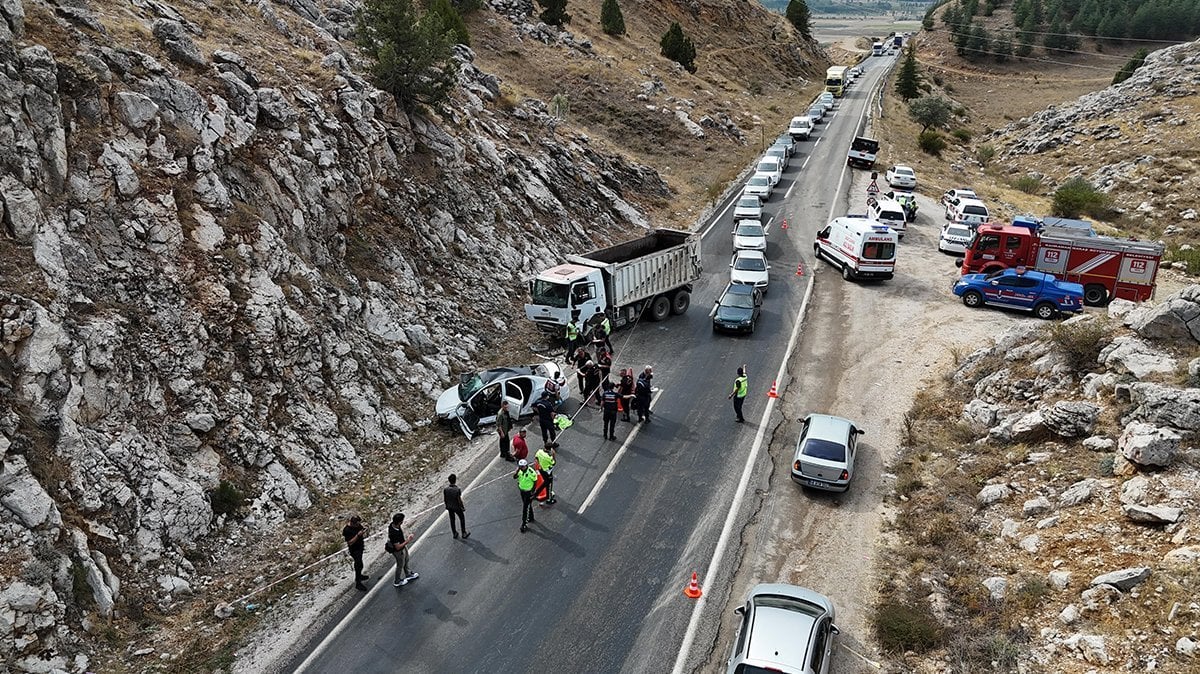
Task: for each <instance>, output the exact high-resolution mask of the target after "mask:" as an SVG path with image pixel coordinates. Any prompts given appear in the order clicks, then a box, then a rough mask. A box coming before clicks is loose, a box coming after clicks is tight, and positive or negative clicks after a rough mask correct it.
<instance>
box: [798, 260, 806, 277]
mask: <svg viewBox="0 0 1200 674" xmlns="http://www.w3.org/2000/svg"><path fill="white" fill-rule="evenodd" d="M796 276H804V263H803V262H801V263H800V264H798V265H796Z"/></svg>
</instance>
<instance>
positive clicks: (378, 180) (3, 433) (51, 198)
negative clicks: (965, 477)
mask: <svg viewBox="0 0 1200 674" xmlns="http://www.w3.org/2000/svg"><path fill="white" fill-rule="evenodd" d="M628 4H630V5H633V3H628ZM495 7H498V8H500V10H501V11H497V10H496V9H493V8H492V7H486V8H484V9H482V10H480V11H479V12H477V13H475V14H473V15H472V16H471V17H470V23H471V25H472V29H473V30H474V32H475V35H476V42H475V43H476V45H477V47H478V48H479V53H480V55H481V56H479V57H478V61H477V60H476V59H477V57H476V53H475V52H472V51H471V50H470V49H466V48H462V47H460V48H458V49H457V50H456V56H455V59H456V63H457V64H458V73H459V84H458V87H457V88H456V90H455V92H454V95H453V97H452V101H451V102H450V104H448V105H447V106H446V110H445V112H444V114H442V115H434V114H431V113H430V114H421V115H412V116H410V115H406V114H404V112H403V111H402V110H401V109H399V108H398V107H397V106H396V104H395V102H394V101H393V100H392V99H391V98H390V97H389V96H388V95H386V94H384V93H383V92H381V91H379V90H377V89H376V88H374V87H373V86H372V85H371V84H370V83H368V82H367V81H365V80H364V79H363V77H362V76H361V75H360V73H361V72H362V70H361V67H360V64H359V63H358V60H357V57H356V54H355V49H354V47H353V43H352V42H351V41H350V38H351V36H352V33H353V29H354V26H353V9H354V5H353V4H352V3H345V2H341V1H336V0H335V1H330V2H314V1H311V0H278V1H276V2H270V1H268V0H253V1H251V2H246V3H201V2H196V1H191V0H179V1H178V2H173V3H166V2H159V1H157V0H135V1H134V2H132V3H121V2H111V1H97V2H90V3H89V2H65V1H64V2H51V1H47V0H31V1H27V2H20V1H17V0H2V1H0V111H2V112H3V115H2V117H0V120H2V121H0V138H2V139H3V143H0V221H2V222H3V226H4V228H3V232H4V234H3V236H0V270H2V274H0V306H2V307H3V308H2V310H0V311H2V314H0V315H2V316H3V320H2V321H0V346H2V348H0V392H2V395H0V461H2V463H0V504H2V505H3V506H4V507H3V508H0V532H2V535H0V550H2V551H3V553H4V557H3V559H4V562H3V564H0V587H3V588H4V589H3V590H0V592H2V595H3V597H2V598H0V604H3V605H4V611H3V613H2V615H3V616H4V619H3V620H0V646H2V647H3V653H4V656H3V657H4V668H5V669H8V670H14V671H48V670H50V669H53V668H65V669H70V670H72V671H86V670H87V669H88V668H89V663H90V662H91V663H95V662H97V661H96V660H95V658H97V657H99V658H100V660H99V666H98V668H99V669H103V670H106V671H114V670H121V669H125V668H133V667H135V666H134V665H132V664H129V663H128V662H124V661H123V660H122V659H123V658H126V657H136V656H134V655H133V651H134V648H133V647H132V645H131V644H132V642H131V641H129V637H130V636H131V635H134V634H139V633H140V634H143V635H145V634H150V633H154V634H155V639H154V643H155V645H156V647H158V648H162V649H164V651H163V653H162V655H163V656H165V657H167V658H169V660H168V661H166V662H174V663H175V664H173V665H172V667H175V668H185V669H186V667H185V665H184V663H185V662H192V663H193V665H192V666H197V667H208V666H209V665H207V664H203V663H205V661H204V658H205V657H207V655H208V654H213V653H218V652H222V653H228V652H229V650H230V648H229V645H228V643H227V641H228V640H229V639H230V632H228V631H226V632H224V633H221V632H219V631H218V632H216V633H206V634H203V635H200V634H198V633H196V632H192V633H191V635H190V636H187V637H186V638H184V637H183V635H173V634H172V632H171V631H170V630H168V629H166V627H167V626H166V625H165V624H163V621H164V620H166V619H168V618H170V617H171V616H183V617H184V619H182V620H180V621H179V622H180V623H182V624H183V625H184V629H190V628H192V627H195V626H196V625H197V624H199V623H197V621H200V620H204V619H205V618H204V617H203V616H207V620H208V621H210V622H211V621H212V620H214V619H213V618H212V606H213V604H214V602H215V601H217V600H223V599H227V598H228V597H229V596H231V595H234V594H236V593H238V592H241V591H243V590H245V589H246V588H247V587H249V586H251V585H253V583H254V578H255V576H256V575H257V576H266V577H271V576H272V575H278V574H281V573H283V572H285V571H287V570H290V568H292V567H293V566H295V565H296V564H298V563H302V562H304V561H306V560H309V559H312V558H315V557H319V556H320V555H321V554H323V553H324V552H327V551H328V548H327V546H328V541H329V534H330V532H329V531H328V525H327V518H328V517H330V516H334V515H333V514H335V513H336V514H337V515H341V514H344V512H345V508H346V507H348V505H347V504H349V505H350V506H352V507H357V508H360V509H364V510H370V511H374V510H376V509H382V508H386V507H387V503H386V502H382V501H381V500H379V499H377V497H376V495H375V492H374V491H373V489H369V488H367V487H365V486H360V484H361V481H360V476H361V475H363V474H366V475H369V476H370V478H371V483H372V484H376V483H385V484H390V485H399V484H403V478H404V477H405V476H406V475H408V474H410V472H411V471H412V470H413V468H411V467H409V462H407V461H404V460H403V459H407V458H410V457H413V456H414V455H416V454H417V452H418V451H422V450H424V451H426V452H430V453H431V454H428V455H436V452H443V453H448V452H453V451H455V449H456V448H457V447H458V444H459V443H457V442H451V441H448V440H447V439H446V438H445V437H441V438H437V439H436V441H435V442H432V443H429V444H431V445H434V446H435V447H436V449H432V450H431V449H429V447H428V446H426V445H420V444H419V443H418V441H417V440H414V438H415V437H417V436H419V435H420V434H419V433H413V431H414V429H420V428H421V427H423V426H424V425H425V424H426V423H427V419H428V417H429V415H430V409H431V403H430V396H431V395H433V394H434V393H435V392H437V391H440V390H441V388H442V387H443V386H445V385H447V384H449V383H450V382H451V381H452V380H453V379H454V376H455V375H456V373H458V372H460V371H463V370H467V369H470V368H472V367H474V366H475V365H476V364H477V362H478V361H479V360H480V359H483V358H495V357H497V356H498V355H499V354H503V353H505V352H506V351H514V352H521V351H524V350H525V349H524V346H525V345H524V344H523V343H517V344H515V345H514V344H513V340H519V339H522V338H523V336H522V335H521V333H522V330H523V329H524V328H523V322H522V319H520V318H514V317H516V316H519V308H518V306H519V295H520V293H521V288H522V283H521V279H522V278H524V277H525V276H527V275H529V274H530V273H533V272H535V271H536V270H537V269H538V268H539V267H541V266H542V265H544V264H546V263H548V262H550V261H551V260H554V259H556V258H558V256H560V255H561V254H562V253H564V252H569V251H573V250H575V249H578V248H581V247H587V246H591V245H593V244H596V243H604V242H607V241H612V240H616V239H621V238H627V237H629V236H632V235H634V234H636V233H638V232H640V231H643V228H645V227H647V226H650V225H651V223H655V224H658V223H659V222H663V221H666V222H671V223H674V224H680V225H685V226H686V225H690V224H691V222H692V220H693V219H694V217H695V216H696V215H697V214H698V213H699V212H700V210H702V209H703V207H704V205H705V204H704V196H703V195H705V194H707V193H718V192H719V191H720V189H721V188H723V181H722V180H721V176H723V175H726V174H730V175H731V174H732V173H735V172H736V171H737V170H738V166H737V165H738V164H739V163H740V162H739V160H740V159H748V158H749V157H750V156H752V155H754V154H756V153H757V151H758V148H757V147H756V146H755V145H754V144H753V143H752V142H751V141H750V140H749V139H748V136H749V135H750V134H749V133H748V132H749V131H750V130H752V129H753V128H754V127H753V125H754V124H755V123H756V121H755V120H756V118H755V115H756V114H757V113H758V112H760V111H759V110H757V108H758V100H759V99H758V97H759V96H760V95H762V94H760V93H751V92H749V91H748V90H747V89H745V88H744V87H745V86H747V83H741V84H738V82H739V81H740V80H742V79H743V78H744V77H745V76H747V74H749V73H752V72H753V73H758V74H759V76H760V77H761V79H762V81H763V84H762V85H761V88H756V91H767V92H777V93H778V92H781V91H786V93H784V94H783V95H781V97H780V98H781V99H785V100H786V99H787V97H793V96H795V97H798V96H801V95H803V93H804V92H802V91H800V90H799V89H798V88H797V87H796V86H795V84H796V81H797V80H799V79H802V78H803V77H804V76H805V75H806V74H807V73H813V72H820V70H821V69H822V68H823V67H824V64H822V63H814V61H815V60H816V59H818V58H819V54H817V53H816V52H815V51H814V47H813V46H812V45H810V44H805V43H801V42H798V41H797V40H796V39H795V36H794V34H793V33H791V32H789V29H788V28H787V27H786V26H785V25H783V24H782V22H781V20H780V19H779V17H773V16H770V15H769V14H767V13H766V12H765V10H762V8H761V7H758V6H757V5H755V4H752V3H748V2H739V1H736V0H731V1H729V2H715V1H710V2H705V3H701V2H692V3H687V4H686V5H676V4H674V3H662V4H661V5H660V4H659V3H652V4H648V5H645V6H641V7H630V8H627V12H629V14H627V23H629V24H630V25H631V32H633V33H635V35H633V36H631V37H630V38H625V39H622V40H620V41H612V42H613V44H611V45H608V44H604V42H606V41H607V38H601V37H600V36H598V35H597V36H596V37H595V38H594V39H595V44H594V45H591V44H589V42H588V40H587V38H586V37H583V36H582V33H585V32H587V31H589V30H590V28H589V27H594V22H592V21H591V20H590V18H589V17H588V16H587V11H586V10H578V12H577V17H576V22H575V23H574V24H573V25H572V29H573V30H579V31H580V32H581V35H573V34H567V33H560V32H558V31H556V30H555V29H552V28H547V27H546V26H543V25H539V24H538V23H537V22H536V20H532V21H531V20H530V19H529V16H530V12H531V11H532V6H531V5H529V4H528V3H520V2H517V3H515V4H514V3H512V2H511V1H510V0H503V1H497V2H496V3H495ZM667 16H674V17H677V18H678V20H680V21H681V22H683V23H685V25H686V26H687V27H688V30H689V31H694V34H695V35H696V36H697V37H698V40H697V42H698V46H699V50H700V56H699V57H698V63H699V65H700V67H701V70H700V71H699V72H698V73H697V75H694V76H693V75H688V74H684V73H681V72H679V71H678V70H677V69H676V68H675V67H674V66H673V65H672V64H670V62H667V61H665V60H664V59H662V58H661V57H659V56H657V51H656V50H654V49H653V48H652V45H653V44H656V43H657V37H655V35H656V34H657V32H658V31H660V30H662V29H663V26H664V21H665V17H667ZM638 17H646V18H645V19H644V24H645V25H646V28H645V29H644V30H643V29H641V28H636V26H638V25H639V21H631V19H638ZM722 22H724V23H725V25H728V26H734V27H737V28H738V29H739V30H737V31H733V32H730V33H726V32H724V31H722V29H721V28H720V27H719V26H718V25H717V24H719V23H722ZM596 33H599V31H598V30H597V31H596ZM772 35H773V36H774V37H773V38H772V37H771V36H772ZM731 36H733V37H736V39H737V41H736V42H734V43H729V44H726V42H725V40H726V39H727V38H731ZM752 39H758V40H769V41H771V46H770V48H769V49H767V50H765V51H763V50H762V49H761V43H759V44H748V43H747V42H745V40H752ZM743 55H746V56H745V58H743ZM481 64H487V68H488V69H490V68H495V69H496V70H494V71H492V72H496V73H499V74H500V77H498V76H497V75H496V74H492V72H488V71H487V70H485V69H481V67H480V65H481ZM610 71H611V74H610ZM643 73H644V74H643ZM706 78H707V79H706ZM660 80H661V86H660V84H659V83H658V82H659V81H660ZM646 82H649V83H650V86H649V87H647V86H646V84H645V83H646ZM560 91H566V92H567V93H568V94H569V95H570V96H571V97H572V98H574V99H576V100H577V101H582V102H583V105H581V104H579V103H576V105H575V106H574V107H573V109H574V110H575V111H576V112H575V114H572V115H569V116H568V117H567V119H566V120H565V121H562V120H556V119H554V118H552V117H551V116H550V115H549V114H548V113H547V104H546V100H547V99H548V98H549V97H550V96H551V95H553V93H557V92H560ZM667 92H672V93H667ZM718 92H719V93H718ZM685 93H686V94H687V95H688V96H692V97H694V98H695V100H694V101H692V100H690V99H685V98H683V97H684V94H685ZM643 96H644V97H645V98H644V99H643V98H641V97H643ZM772 105H774V103H773V104H772ZM650 106H653V107H650ZM785 108H786V104H785V107H784V108H780V107H776V109H775V110H774V111H769V110H768V111H761V112H763V114H764V116H765V117H760V118H758V119H764V118H782V116H784V115H786V114H787V109H785ZM681 113H683V114H681ZM688 115H690V116H692V117H695V118H696V121H695V124H694V125H693V124H692V123H691V122H692V120H691V117H689V116H688ZM705 117H707V118H708V119H709V121H705ZM735 119H736V121H734V120H735ZM726 120H728V121H726ZM576 122H578V123H579V126H576ZM763 123H766V122H763ZM693 126H695V128H693ZM776 126H777V125H776ZM630 127H634V128H639V129H644V132H643V133H644V135H643V137H642V139H641V140H638V139H637V138H635V137H632V136H631V135H630V134H629V133H628V129H629V128H630ZM771 128H774V126H772V127H771ZM696 129H700V130H701V131H702V134H697V133H696ZM650 138H657V139H658V140H659V142H660V143H662V144H663V149H656V148H654V147H650V146H649V144H648V143H647V139H650ZM626 141H628V142H626ZM647 162H654V165H651V164H649V163H647ZM672 167H673V168H672ZM664 176H665V179H664ZM677 195H685V196H686V197H687V198H688V199H689V201H688V203H686V204H685V205H684V206H683V207H680V206H678V205H677V202H676V199H678V198H679V197H678V196H677ZM448 437H453V436H448ZM428 455H427V456H428ZM398 459H399V460H398ZM424 460H428V459H427V458H426V459H424ZM314 505H315V506H316V510H317V511H318V512H319V515H318V516H313V517H310V516H306V515H305V513H306V512H308V511H309V510H310V509H312V508H313V507H314ZM285 518H286V522H285ZM281 531H286V535H281ZM229 559H236V560H237V561H238V562H239V563H241V564H243V565H245V567H250V568H253V569H254V571H253V572H250V573H246V572H245V571H244V570H243V567H238V570H237V573H230V572H231V567H226V566H224V565H223V562H220V561H218V560H229ZM226 574H229V575H228V576H227V575H226ZM216 588H220V589H219V592H218V593H214V594H219V597H214V596H213V594H210V592H212V591H213V590H214V589H216ZM139 652H141V651H139ZM176 658H182V659H180V660H178V661H175V659H176ZM196 658H199V660H196ZM196 663H200V664H196ZM143 666H146V665H144V664H143V665H137V667H138V668H141V667H143ZM165 666H166V665H164V667H165Z"/></svg>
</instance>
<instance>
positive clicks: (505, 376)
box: [436, 361, 570, 438]
mask: <svg viewBox="0 0 1200 674" xmlns="http://www.w3.org/2000/svg"><path fill="white" fill-rule="evenodd" d="M459 379H460V381H459V384H458V386H455V387H454V388H450V389H447V390H446V391H445V392H443V393H442V395H440V396H438V400H437V407H436V411H437V417H438V419H441V420H444V421H450V422H454V421H455V420H457V421H458V424H459V427H460V428H462V431H463V433H465V434H466V436H467V437H468V438H470V437H473V436H474V435H475V434H476V433H478V432H479V427H480V426H483V425H486V424H494V423H496V415H497V414H499V413H500V403H501V402H502V401H504V400H507V401H508V411H509V413H510V414H512V415H513V417H514V418H520V417H524V416H529V415H531V414H533V413H534V411H533V404H534V403H535V402H537V401H538V399H539V398H541V397H542V391H545V390H546V382H547V381H549V380H552V379H553V380H554V381H557V382H558V388H559V399H560V400H566V399H567V398H568V397H569V396H570V388H569V386H568V385H567V378H566V377H565V376H564V375H563V373H562V369H561V368H560V367H559V366H558V363H554V362H549V361H548V362H545V363H541V364H539V365H518V366H514V367H498V368H494V369H491V370H483V371H480V372H471V373H469V374H463V375H460V377H459Z"/></svg>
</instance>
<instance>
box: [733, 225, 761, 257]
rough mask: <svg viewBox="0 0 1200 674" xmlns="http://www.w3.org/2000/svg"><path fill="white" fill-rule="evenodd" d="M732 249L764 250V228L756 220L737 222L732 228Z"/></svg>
mask: <svg viewBox="0 0 1200 674" xmlns="http://www.w3.org/2000/svg"><path fill="white" fill-rule="evenodd" d="M733 249H734V250H766V249H767V230H766V228H764V227H763V226H762V223H761V222H759V221H758V220H738V222H737V224H736V225H735V226H734V228H733Z"/></svg>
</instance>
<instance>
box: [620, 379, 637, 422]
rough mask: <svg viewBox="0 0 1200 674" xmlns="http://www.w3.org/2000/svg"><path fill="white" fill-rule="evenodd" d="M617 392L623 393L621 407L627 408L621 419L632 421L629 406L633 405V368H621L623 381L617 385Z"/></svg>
mask: <svg viewBox="0 0 1200 674" xmlns="http://www.w3.org/2000/svg"><path fill="white" fill-rule="evenodd" d="M617 393H619V394H620V395H621V407H622V408H623V409H624V410H625V414H624V415H623V416H622V417H621V420H622V421H631V419H630V418H629V408H631V407H633V368H625V369H622V370H621V383H620V384H618V385H617Z"/></svg>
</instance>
